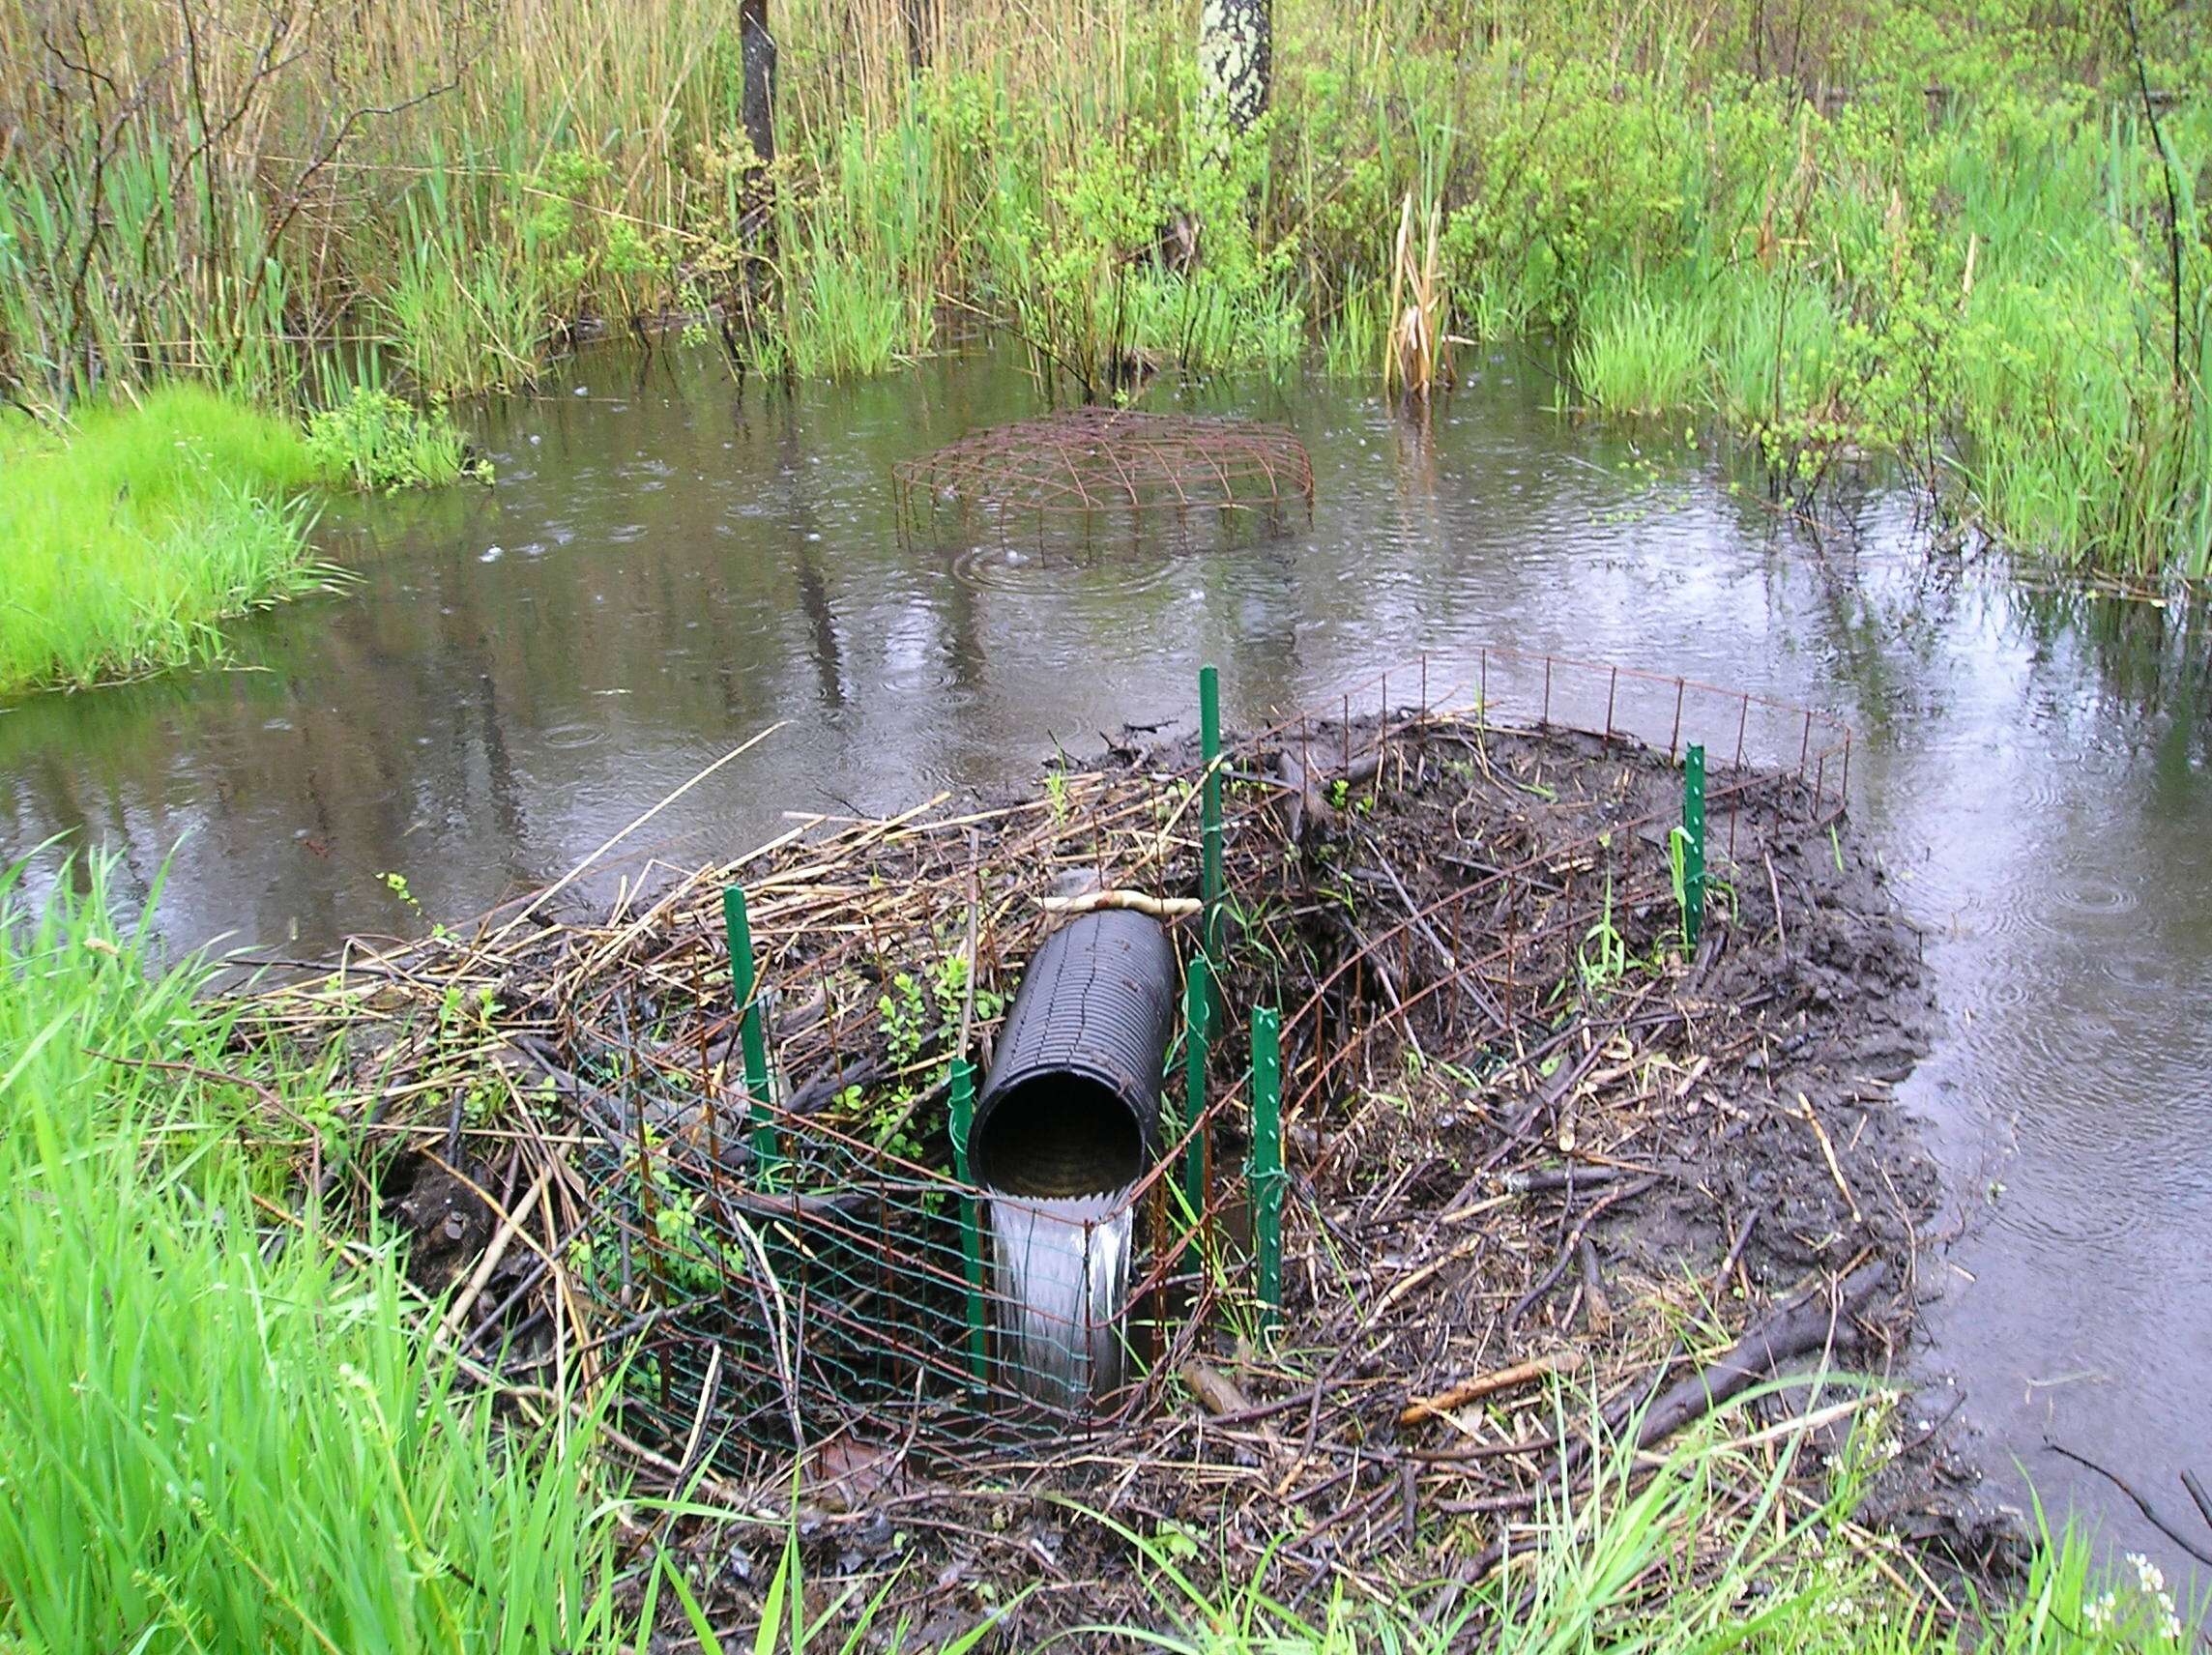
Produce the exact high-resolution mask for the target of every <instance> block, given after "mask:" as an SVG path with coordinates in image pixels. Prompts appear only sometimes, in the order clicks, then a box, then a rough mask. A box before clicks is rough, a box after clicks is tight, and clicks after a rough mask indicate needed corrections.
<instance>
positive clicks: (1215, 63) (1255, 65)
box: [1198, 0, 1275, 136]
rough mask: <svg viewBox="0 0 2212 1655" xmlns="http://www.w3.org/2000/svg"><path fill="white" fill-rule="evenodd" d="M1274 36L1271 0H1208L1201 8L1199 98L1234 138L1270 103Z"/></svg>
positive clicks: (1199, 22)
mask: <svg viewBox="0 0 2212 1655" xmlns="http://www.w3.org/2000/svg"><path fill="white" fill-rule="evenodd" d="M1274 35H1275V26H1274V15H1273V9H1272V6H1271V3H1270V0H1205V3H1204V5H1203V6H1202V7H1201V8H1200V10H1199V15H1198V85H1199V97H1200V98H1201V99H1203V100H1204V101H1205V102H1206V104H1207V105H1208V107H1209V108H1211V109H1214V110H1216V111H1218V113H1219V118H1220V120H1221V123H1222V126H1223V127H1224V128H1225V129H1226V130H1227V131H1229V133H1230V134H1231V135H1232V136H1234V135H1236V134H1237V133H1239V132H1241V131H1244V130H1245V129H1246V128H1247V127H1249V126H1251V124H1252V123H1253V122H1254V121H1257V120H1258V119H1259V118H1260V116H1261V115H1262V113H1264V112H1265V111H1266V107H1267V84H1268V81H1269V80H1270V79H1271V78H1272V76H1273V73H1274Z"/></svg>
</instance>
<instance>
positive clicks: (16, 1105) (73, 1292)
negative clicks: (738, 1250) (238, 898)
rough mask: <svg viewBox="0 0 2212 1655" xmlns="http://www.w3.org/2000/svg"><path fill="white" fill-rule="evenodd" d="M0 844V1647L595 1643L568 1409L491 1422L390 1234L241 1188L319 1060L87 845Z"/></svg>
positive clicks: (605, 1521)
mask: <svg viewBox="0 0 2212 1655" xmlns="http://www.w3.org/2000/svg"><path fill="white" fill-rule="evenodd" d="M77 871H78V872H79V873H81V874H82V875H83V876H84V883H85V885H86V887H87V888H86V889H85V890H84V891H83V892H82V893H76V892H73V891H72V890H71V889H70V888H69V887H68V886H64V887H63V888H62V889H61V890H60V891H59V892H57V894H56V895H55V897H54V898H53V900H52V902H51V903H50V904H49V905H48V906H47V908H46V909H45V912H44V914H43V915H38V916H34V915H32V914H31V913H30V912H29V909H28V906H27V904H26V903H25V901H24V898H23V893H22V890H21V886H20V878H21V869H20V868H19V867H18V868H16V869H15V870H13V871H10V872H6V873H0V1192H4V1195H0V1646H5V1647H8V1648H18V1647H19V1648H22V1649H26V1650H28V1649H48V1650H94V1649H114V1650H126V1649H127V1650H137V1651H170V1650H176V1651H187V1650H194V1651H230V1650H263V1649H296V1650H319V1651H326V1652H330V1655H337V1652H340V1651H342V1652H344V1655H355V1652H357V1651H364V1650H372V1649H373V1650H393V1651H404V1650H433V1649H436V1650H471V1651H486V1652H491V1651H512V1652H514V1655H523V1652H525V1651H529V1652H540V1651H544V1650H547V1649H575V1650H583V1649H592V1648H597V1647H602V1646H607V1645H608V1644H611V1641H612V1639H613V1635H614V1632H615V1621H614V1617H613V1611H612V1609H611V1598H610V1594H609V1589H608V1582H609V1579H610V1552H609V1547H610V1544H611V1535H610V1526H609V1517H608V1514H607V1511H606V1509H605V1507H604V1505H603V1503H602V1501H601V1499H600V1497H599V1496H598V1495H597V1493H596V1492H595V1491H596V1490H597V1486H598V1484H597V1473H596V1471H595V1469H594V1468H593V1466H591V1464H590V1463H589V1456H590V1453H591V1442H592V1430H591V1421H590V1419H589V1417H588V1416H587V1417H586V1418H585V1419H584V1420H583V1422H582V1423H581V1424H580V1425H579V1426H578V1427H577V1428H576V1429H575V1430H573V1431H571V1432H569V1433H568V1434H567V1435H566V1436H565V1437H554V1436H553V1435H551V1434H550V1433H548V1434H546V1435H543V1436H539V1435H535V1434H531V1433H528V1432H509V1430H507V1429H505V1428H503V1427H501V1426H500V1425H498V1424H497V1423H496V1422H495V1420H494V1418H493V1409H492V1408H491V1407H490V1406H489V1405H488V1404H487V1403H486V1402H484V1401H482V1400H480V1399H478V1398H473V1397H471V1396H469V1395H468V1394H467V1393H466V1392H465V1391H464V1390H463V1389H462V1388H461V1387H460V1386H459V1384H458V1383H457V1379H456V1374H455V1370H454V1367H453V1363H452V1361H451V1358H450V1357H449V1356H447V1355H445V1354H443V1353H441V1352H440V1351H438V1350H436V1349H435V1348H434V1347H433V1346H432V1345H431V1344H430V1343H429V1342H428V1341H426V1340H424V1339H423V1338H422V1337H420V1336H419V1334H418V1332H417V1331H416V1329H417V1325H418V1321H419V1313H418V1311H417V1310H416V1308H415V1307H413V1306H411V1305H409V1304H408V1303H407V1302H406V1299H405V1296H404V1289H403V1280H402V1275H401V1271H400V1268H399V1265H398V1263H397V1261H396V1260H395V1259H394V1258H393V1253H392V1250H391V1248H390V1247H389V1246H383V1245H380V1246H377V1247H374V1248H372V1249H370V1250H369V1251H367V1252H366V1253H364V1252H363V1251H362V1250H361V1249H359V1248H355V1249H352V1250H350V1251H349V1252H347V1253H345V1254H341V1252H340V1251H339V1245H338V1242H339V1238H338V1237H337V1236H335V1235H334V1234H329V1233H327V1232H325V1231H324V1230H323V1229H322V1227H321V1225H320V1223H319V1221H318V1220H317V1219H316V1218H315V1217H314V1215H313V1214H312V1213H310V1214H309V1215H308V1217H307V1218H306V1222H305V1223H304V1224H303V1225H301V1226H300V1227H298V1228H291V1227H287V1226H284V1225H281V1224H277V1223H276V1222H274V1221H273V1220H272V1219H271V1218H270V1217H269V1216H268V1215H267V1213H266V1212H265V1211H264V1210H263V1209H262V1208H261V1207H259V1206H257V1205H256V1201H255V1197H256V1195H257V1194H263V1193H281V1176H282V1171H283V1168H282V1165H281V1163H280V1162H279V1161H278V1160H277V1159H274V1158H272V1159H267V1160H257V1159H256V1156H255V1155H254V1154H253V1153H252V1152H250V1151H249V1150H247V1149H246V1148H243V1147H241V1146H242V1143H245V1142H255V1141H266V1140H267V1139H269V1138H271V1137H276V1138H278V1139H286V1138H289V1137H290V1136H291V1133H292V1129H291V1128H290V1127H289V1126H288V1125H287V1123H286V1122H284V1121H283V1120H281V1119H279V1118H274V1116H273V1113H272V1112H270V1111H268V1110H266V1109H264V1108H262V1107H260V1106H259V1105H258V1104H257V1102H256V1100H255V1098H254V1096H253V1094H252V1093H251V1092H249V1091H248V1090H247V1089H245V1088H243V1087H239V1086H231V1085H225V1084H222V1083H220V1082H218V1081H213V1080H209V1079H205V1078H203V1077H201V1076H200V1075H198V1074H195V1073H191V1072H189V1071H180V1070H175V1069H169V1070H164V1069H159V1068H154V1067H149V1066H146V1065H148V1064H152V1063H177V1064H187V1065H193V1066H195V1067H196V1068H198V1069H204V1070H208V1071H217V1072H226V1071H234V1070H236V1069H239V1068H241V1067H244V1068H246V1069H247V1071H248V1072H250V1073H252V1074H254V1075H255V1076H256V1077H257V1078H258V1079H260V1080H261V1081H263V1082H264V1083H265V1084H268V1085H270V1086H272V1087H274V1088H276V1089H277V1090H278V1091H279V1092H280V1093H281V1094H282V1095H284V1096H285V1097H286V1098H287V1099H288V1102H289V1106H290V1108H291V1109H293V1110H295V1111H297V1112H299V1113H301V1114H305V1115H313V1114H318V1113H319V1112H320V1108H319V1104H318V1093H319V1087H318V1085H317V1081H318V1076H317V1074H316V1072H315V1071H314V1070H313V1069H311V1068H309V1069H306V1070H295V1069H287V1068H285V1067H282V1066H280V1065H273V1064H271V1063H270V1062H267V1061H264V1060H252V1059H248V1058H247V1057H244V1056H242V1055H241V1054H240V1053H239V1052H238V1051H237V1050H236V1049H235V1045H234V1041H233V1038H232V1036H233V1033H234V1030H233V1025H232V1022H231V1017H230V1014H229V1013H227V1012H225V1011H223V1010H222V1009H220V1008H219V1007H218V1006H216V1005H214V1004H212V1003H211V1002H209V1001H207V1000H206V999H205V998H204V997H203V996H202V994H201V992H200V991H201V990H202V989H203V988H204V987H205V980H206V973H205V971H204V969H203V968H202V967H201V966H200V965H199V964H197V963H196V962H190V961H188V962H185V963H183V964H181V965H178V966H175V967H169V968H164V967H163V966H161V965H160V963H159V962H158V961H156V960H155V959H154V958H152V957H151V955H150V952H149V948H148V945H147V944H146V943H145V941H144V938H145V932H144V930H143V929H142V928H141V929H139V930H136V931H132V930H131V929H127V928H124V927H122V926H120V925H119V924H118V922H117V920H116V919H115V918H114V916H113V915H114V910H113V907H112V904H111V901H110V893H109V891H108V889H107V877H106V871H105V867H104V864H102V863H101V862H99V861H93V862H90V863H87V864H83V865H82V866H80V868H79V869H78V870H77Z"/></svg>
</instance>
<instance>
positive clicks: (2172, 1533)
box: [2043, 1437, 2212, 1563]
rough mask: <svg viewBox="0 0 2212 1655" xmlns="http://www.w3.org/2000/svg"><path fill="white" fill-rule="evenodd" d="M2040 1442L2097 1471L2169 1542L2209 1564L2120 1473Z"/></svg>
mask: <svg viewBox="0 0 2212 1655" xmlns="http://www.w3.org/2000/svg"><path fill="white" fill-rule="evenodd" d="M2043 1445H2044V1446H2045V1447H2046V1448H2048V1449H2050V1450H2051V1451H2052V1453H2053V1454H2055V1455H2057V1456H2058V1457H2059V1458H2060V1459H2062V1460H2071V1461H2073V1462H2074V1464H2076V1465H2077V1466H2087V1467H2088V1468H2089V1469H2090V1470H2092V1471H2094V1472H2096V1473H2097V1475H2098V1476H2100V1477H2102V1478H2104V1479H2105V1481H2107V1482H2108V1483H2110V1484H2111V1485H2112V1487H2114V1488H2115V1489H2118V1490H2119V1491H2120V1493H2122V1494H2123V1495H2127V1496H2128V1498H2129V1499H2131V1500H2133V1501H2135V1506H2136V1510H2138V1511H2139V1512H2141V1513H2142V1514H2143V1516H2144V1517H2145V1518H2147V1519H2149V1521H2150V1525H2151V1526H2152V1527H2153V1528H2155V1529H2157V1530H2158V1531H2159V1532H2160V1533H2161V1534H2163V1535H2165V1536H2166V1537H2167V1538H2168V1540H2170V1541H2172V1542H2173V1543H2174V1544H2175V1545H2176V1546H2178V1547H2180V1548H2181V1549H2182V1550H2183V1551H2184V1552H2186V1553H2189V1554H2190V1555H2191V1556H2192V1557H2194V1558H2196V1559H2197V1561H2198V1562H2199V1563H2212V1552H2207V1551H2206V1550H2205V1549H2204V1548H2203V1547H2202V1546H2200V1545H2198V1544H2197V1542H2195V1541H2193V1540H2191V1539H2190V1538H2189V1537H2188V1536H2187V1535H2184V1534H2182V1533H2180V1532H2179V1531H2177V1530H2176V1529H2175V1528H2174V1526H2173V1524H2170V1523H2168V1522H2167V1521H2166V1519H2165V1518H2163V1517H2161V1516H2160V1515H2159V1512H2158V1508H2157V1507H2156V1506H2154V1505H2152V1504H2151V1503H2150V1501H2149V1500H2148V1499H2146V1498H2145V1497H2144V1496H2143V1495H2139V1494H2138V1493H2137V1492H2136V1490H2135V1486H2134V1485H2133V1484H2131V1483H2130V1482H2129V1481H2128V1480H2127V1479H2126V1478H2125V1477H2123V1476H2121V1475H2120V1474H2119V1472H2117V1471H2111V1470H2107V1469H2106V1468H2105V1467H2104V1466H2100V1465H2098V1464H2097V1462H2096V1461H2094V1460H2092V1459H2090V1458H2089V1456H2088V1455H2086V1454H2077V1453H2075V1452H2074V1450H2073V1449H2071V1448H2069V1447H2067V1446H2066V1445H2065V1444H2064V1443H2063V1442H2053V1441H2052V1439H2051V1438H2050V1437H2045V1438H2044V1439H2043ZM2185 1486H2186V1485H2185ZM2196 1493H2197V1491H2196V1490H2194V1489H2192V1490H2190V1495H2191V1496H2192V1497H2193V1498H2194V1497H2195V1495H2196Z"/></svg>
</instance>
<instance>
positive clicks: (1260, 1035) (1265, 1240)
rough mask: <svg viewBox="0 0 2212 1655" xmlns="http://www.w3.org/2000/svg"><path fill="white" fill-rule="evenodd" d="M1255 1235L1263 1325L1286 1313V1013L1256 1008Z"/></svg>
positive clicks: (1272, 1323)
mask: <svg viewBox="0 0 2212 1655" xmlns="http://www.w3.org/2000/svg"><path fill="white" fill-rule="evenodd" d="M1252 1240H1253V1244H1254V1246H1255V1248H1256V1249H1257V1250H1258V1252H1259V1255H1260V1325H1261V1328H1262V1330H1263V1331H1264V1332H1269V1333H1271V1332H1273V1331H1274V1329H1275V1326H1276V1324H1277V1323H1278V1322H1279V1321H1281V1320H1282V1314H1283V1014H1282V1013H1281V1012H1280V1011H1278V1010H1276V1009H1275V1008H1274V1007H1273V1006H1266V1005H1263V1006H1261V1007H1259V1008H1258V1009H1256V1010H1255V1011H1254V1012H1253V1013H1252Z"/></svg>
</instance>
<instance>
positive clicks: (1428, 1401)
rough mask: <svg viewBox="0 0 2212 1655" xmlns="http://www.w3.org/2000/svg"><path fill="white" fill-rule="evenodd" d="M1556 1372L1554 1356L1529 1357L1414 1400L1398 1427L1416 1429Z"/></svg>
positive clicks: (1404, 1411)
mask: <svg viewBox="0 0 2212 1655" xmlns="http://www.w3.org/2000/svg"><path fill="white" fill-rule="evenodd" d="M1558 1368H1559V1357H1558V1356H1557V1354H1556V1353H1555V1354H1550V1355H1543V1356H1531V1357H1529V1358H1528V1360H1527V1361H1526V1362H1516V1363H1514V1364H1513V1365H1512V1366H1511V1367H1510V1368H1499V1369H1497V1370H1495V1371H1494V1372H1492V1373H1488V1374H1478V1375H1476V1376H1475V1377H1474V1378H1473V1379H1467V1380H1464V1381H1462V1382H1461V1383H1459V1384H1456V1385H1453V1386H1452V1387H1451V1388H1450V1389H1448V1390H1441V1391H1438V1392H1437V1393H1436V1394H1435V1395H1433V1396H1425V1397H1415V1398H1414V1399H1413V1400H1412V1402H1410V1403H1408V1404H1407V1405H1406V1406H1405V1407H1404V1408H1401V1409H1400V1410H1399V1412H1398V1423H1399V1424H1400V1425H1402V1426H1404V1425H1417V1424H1419V1423H1420V1422H1421V1421H1422V1420H1424V1419H1430V1418H1433V1417H1435V1416H1436V1415H1438V1414H1441V1413H1451V1412H1453V1411H1455V1410H1456V1409H1459V1408H1465V1407H1467V1405H1468V1404H1469V1403H1470V1402H1480V1401H1481V1400H1482V1399H1483V1398H1484V1397H1486V1396H1495V1395H1496V1394H1497V1393H1498V1392H1499V1391H1505V1390H1511V1389H1512V1388H1513V1387H1514V1386H1516V1385H1525V1384H1527V1383H1528V1382H1529V1381H1530V1380H1531V1379H1544V1378H1547V1377H1548V1376H1550V1375H1552V1374H1555V1373H1557V1371H1558Z"/></svg>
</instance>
